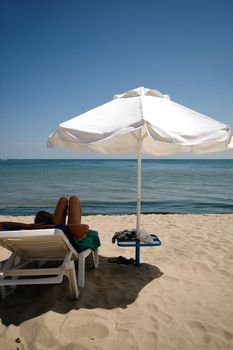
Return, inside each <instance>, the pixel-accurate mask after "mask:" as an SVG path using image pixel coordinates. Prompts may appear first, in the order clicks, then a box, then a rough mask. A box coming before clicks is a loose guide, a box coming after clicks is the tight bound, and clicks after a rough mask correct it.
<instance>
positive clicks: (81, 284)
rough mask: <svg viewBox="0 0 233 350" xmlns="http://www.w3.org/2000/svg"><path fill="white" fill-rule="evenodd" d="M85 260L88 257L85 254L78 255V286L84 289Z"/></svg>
mask: <svg viewBox="0 0 233 350" xmlns="http://www.w3.org/2000/svg"><path fill="white" fill-rule="evenodd" d="M85 260H86V256H85V253H84V252H81V253H79V255H78V286H79V287H80V288H84V286H85Z"/></svg>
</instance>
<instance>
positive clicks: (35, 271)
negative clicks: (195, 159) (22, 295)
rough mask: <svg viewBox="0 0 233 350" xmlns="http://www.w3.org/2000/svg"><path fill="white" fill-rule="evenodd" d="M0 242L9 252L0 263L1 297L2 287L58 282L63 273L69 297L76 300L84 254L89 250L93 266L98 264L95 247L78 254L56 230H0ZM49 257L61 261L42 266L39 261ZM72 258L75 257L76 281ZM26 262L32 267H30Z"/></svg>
mask: <svg viewBox="0 0 233 350" xmlns="http://www.w3.org/2000/svg"><path fill="white" fill-rule="evenodd" d="M0 245H1V246H2V247H4V248H6V249H8V250H10V251H11V252H12V254H11V256H10V257H9V259H7V260H6V261H5V263H4V264H1V265H2V266H0V288H1V292H2V297H3V298H4V297H5V296H6V291H5V286H11V287H14V286H17V285H26V284H28V285H31V284H51V283H61V282H62V281H63V277H64V275H65V276H66V277H67V278H68V280H69V286H70V294H71V297H72V299H77V298H78V296H79V289H78V287H81V288H83V287H84V285H85V259H86V257H87V256H88V255H89V254H91V253H92V257H93V261H94V266H95V268H97V266H98V263H99V257H98V249H97V250H96V251H94V252H93V251H92V250H90V249H86V250H84V251H82V252H80V253H78V252H77V251H76V250H75V248H74V247H73V246H72V244H71V243H70V241H69V240H68V238H67V237H66V235H65V234H64V233H63V231H61V230H60V229H42V230H19V231H0ZM49 260H52V261H61V264H60V265H59V266H58V267H51V268H49V267H46V266H44V267H43V261H44V262H46V261H49ZM75 260H78V283H77V279H76V271H75V264H74V262H75ZM41 262H42V263H41ZM29 263H30V264H32V263H34V264H33V265H35V266H32V267H31V266H30V265H29ZM41 265H42V266H41Z"/></svg>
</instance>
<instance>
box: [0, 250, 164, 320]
mask: <svg viewBox="0 0 233 350" xmlns="http://www.w3.org/2000/svg"><path fill="white" fill-rule="evenodd" d="M108 258H109V257H103V256H100V264H99V267H98V269H96V270H95V269H93V267H92V265H91V263H90V262H88V260H87V264H86V284H85V288H84V289H81V290H80V296H79V298H78V299H77V300H75V301H73V300H71V299H70V298H69V285H68V281H67V279H66V278H65V279H64V281H63V282H62V283H61V284H58V285H36V286H18V287H17V288H16V289H15V290H14V291H13V292H12V293H11V294H10V295H8V296H7V297H6V299H4V300H3V301H1V302H0V318H1V320H2V323H3V324H4V325H5V326H9V325H11V324H14V325H16V326H18V325H20V324H21V323H22V322H24V321H26V320H29V319H32V318H35V317H38V316H40V315H43V314H44V313H46V312H48V311H54V312H57V313H61V314H66V313H67V312H69V311H70V310H78V309H80V308H82V309H95V308H104V309H114V308H119V307H120V308H126V307H127V306H128V305H129V304H131V303H133V302H134V301H135V300H136V299H137V297H138V294H139V292H140V291H141V290H142V289H143V288H144V287H145V286H146V285H147V284H148V283H150V282H151V281H152V280H154V279H156V278H158V277H160V276H162V274H163V273H162V272H161V271H160V269H159V268H158V267H157V266H154V265H150V264H146V263H143V264H141V265H140V266H139V267H136V266H134V265H119V264H113V263H110V262H108Z"/></svg>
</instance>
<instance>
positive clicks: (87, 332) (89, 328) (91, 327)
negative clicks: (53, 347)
mask: <svg viewBox="0 0 233 350" xmlns="http://www.w3.org/2000/svg"><path fill="white" fill-rule="evenodd" d="M64 333H65V335H66V336H68V337H69V338H73V339H76V338H77V337H78V338H79V339H81V338H89V339H92V340H94V339H102V338H106V337H107V336H108V335H109V330H108V328H107V327H106V326H105V325H103V324H100V323H97V322H89V323H88V324H83V325H81V326H77V327H75V329H74V328H66V329H65V330H64Z"/></svg>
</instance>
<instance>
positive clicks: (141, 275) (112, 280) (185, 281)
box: [0, 214, 233, 350]
mask: <svg viewBox="0 0 233 350" xmlns="http://www.w3.org/2000/svg"><path fill="white" fill-rule="evenodd" d="M0 220H1V221H5V220H11V221H21V222H25V223H29V222H32V217H15V218H14V217H0ZM82 222H83V223H87V224H89V225H90V227H91V228H93V229H95V230H97V231H98V232H99V236H100V239H101V243H102V245H101V247H100V250H99V253H100V264H99V267H98V269H97V270H94V269H92V267H91V264H90V263H89V262H87V266H86V286H85V288H84V289H82V290H81V291H80V297H79V299H78V300H76V301H72V300H70V298H69V290H68V283H67V280H66V279H65V280H64V281H63V283H61V284H58V285H43V286H20V287H17V288H16V289H15V291H13V292H12V293H11V294H10V295H9V296H8V297H7V298H6V299H5V300H4V301H1V302H0V318H1V324H0V349H4V350H8V349H14V350H16V349H20V350H21V349H30V350H32V349H33V350H34V349H36V350H42V349H43V350H44V349H53V350H58V349H69V350H72V349H73V350H76V349H77V350H88V349H89V350H94V349H98V350H100V349H101V350H109V349H113V350H118V349H122V350H133V349H139V350H140V349H143V350H147V349H148V350H151V349H153V350H154V349H160V350H170V349H174V350H177V349H184V350H191V349H193V350H196V349H201V350H202V349H203V350H204V349H210V350H214V349H223V350H225V349H233V270H232V264H233V234H232V228H233V214H216V215H215V214H208V215H206V214H205V215H204V214H203V215H194V214H186V215H175V214H174V215H155V214H153V215H142V219H141V225H142V228H144V229H146V230H147V231H149V232H151V233H156V234H157V235H158V236H159V238H160V239H161V241H162V246H161V247H146V248H142V249H141V266H140V267H135V266H133V265H118V264H113V263H110V262H108V259H109V258H110V257H116V256H119V255H122V256H125V257H127V258H129V257H134V249H133V248H120V247H118V246H117V245H116V244H113V243H112V240H111V239H112V236H113V234H114V233H115V231H119V230H122V229H125V228H133V227H134V226H135V216H134V215H127V216H102V215H96V216H85V217H83V221H82ZM8 256H9V252H8V251H6V250H4V249H2V248H1V249H0V260H4V259H6V258H7V257H8Z"/></svg>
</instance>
